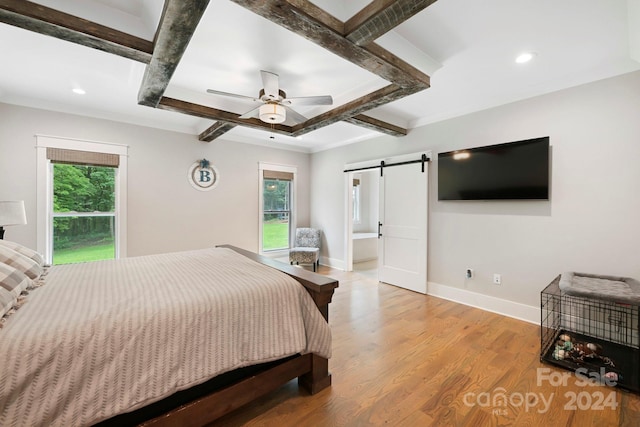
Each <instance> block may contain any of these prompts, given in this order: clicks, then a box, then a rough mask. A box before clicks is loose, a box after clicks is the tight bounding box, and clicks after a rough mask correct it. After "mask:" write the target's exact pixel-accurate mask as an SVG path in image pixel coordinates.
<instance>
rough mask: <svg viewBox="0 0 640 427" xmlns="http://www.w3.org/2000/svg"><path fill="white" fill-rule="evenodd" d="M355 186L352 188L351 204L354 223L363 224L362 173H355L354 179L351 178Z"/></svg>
mask: <svg viewBox="0 0 640 427" xmlns="http://www.w3.org/2000/svg"><path fill="white" fill-rule="evenodd" d="M356 181H358V183H357V184H356ZM351 182H352V185H353V187H352V188H351V204H352V206H353V212H352V214H353V216H352V219H353V223H354V224H361V223H362V218H361V214H360V212H361V206H360V204H361V202H362V196H361V194H360V193H361V192H360V184H361V183H362V176H361V175H359V174H358V175H354V176H353V179H352V180H351Z"/></svg>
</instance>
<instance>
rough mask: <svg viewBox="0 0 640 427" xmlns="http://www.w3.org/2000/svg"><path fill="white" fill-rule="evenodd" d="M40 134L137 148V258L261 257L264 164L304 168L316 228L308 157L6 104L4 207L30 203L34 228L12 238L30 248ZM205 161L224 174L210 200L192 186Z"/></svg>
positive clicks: (302, 185) (302, 195) (303, 192)
mask: <svg viewBox="0 0 640 427" xmlns="http://www.w3.org/2000/svg"><path fill="white" fill-rule="evenodd" d="M170 114H171V113H170ZM35 134H43V135H50V136H59V137H66V138H79V139H86V140H91V141H103V142H112V143H118V144H127V145H129V169H128V173H129V185H128V190H129V199H128V218H127V219H128V248H127V250H128V255H129V256H135V255H143V254H151V253H160V252H169V251H178V250H187V249H196V248H203V247H209V246H212V245H217V244H224V243H229V244H234V245H236V246H240V247H243V248H245V249H249V250H253V251H257V250H258V212H259V210H258V191H259V188H258V162H259V161H263V162H269V163H278V164H286V165H293V166H297V167H298V174H297V181H298V182H297V189H298V197H297V208H298V224H299V225H300V226H308V225H309V191H308V190H309V155H308V154H305V153H298V152H292V151H285V150H278V149H272V148H267V147H261V146H256V145H248V144H242V143H238V142H231V141H225V140H224V139H218V140H215V141H213V142H211V143H204V142H199V141H198V140H197V137H196V136H193V135H185V134H181V133H176V132H168V131H164V130H157V129H152V128H147V127H142V126H134V125H129V124H123V123H116V122H112V121H107V120H100V119H93V118H87V117H81V116H75V115H71V114H64V113H56V112H51V111H45V110H39V109H33V108H26V107H19V106H14V105H8V104H2V103H0V200H25V206H26V210H27V221H28V225H26V226H15V227H7V228H6V230H7V231H6V235H5V238H6V239H9V240H15V241H18V242H20V243H22V244H25V245H27V246H31V247H35V246H36V228H35V223H36V175H35V174H36V150H35V148H34V147H35V137H34V135H35ZM202 158H207V159H208V160H210V161H211V162H212V164H213V165H214V166H215V167H216V168H217V169H218V171H219V172H220V184H219V185H218V186H217V187H216V188H215V189H213V190H211V191H208V192H200V191H197V190H195V189H194V188H192V187H191V186H190V185H189V183H188V181H187V170H188V168H189V166H191V164H192V163H193V162H195V161H197V160H199V159H202Z"/></svg>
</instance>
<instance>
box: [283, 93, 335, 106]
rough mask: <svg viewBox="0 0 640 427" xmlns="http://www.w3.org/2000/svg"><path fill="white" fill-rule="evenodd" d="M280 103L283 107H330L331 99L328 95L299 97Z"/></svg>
mask: <svg viewBox="0 0 640 427" xmlns="http://www.w3.org/2000/svg"><path fill="white" fill-rule="evenodd" d="M282 103H283V104H285V105H292V106H298V105H331V104H333V98H332V97H331V96H330V95H325V96H299V97H294V98H287V99H283V100H282Z"/></svg>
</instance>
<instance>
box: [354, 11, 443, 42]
mask: <svg viewBox="0 0 640 427" xmlns="http://www.w3.org/2000/svg"><path fill="white" fill-rule="evenodd" d="M435 2H436V0H375V1H373V2H371V3H370V4H369V5H367V6H366V7H365V8H364V9H362V10H361V11H360V12H358V13H357V14H355V15H354V16H353V17H352V18H351V19H349V20H348V21H347V22H345V24H344V35H345V37H346V38H347V39H349V40H350V41H351V42H353V43H355V44H356V45H358V46H362V45H366V44H369V43H371V42H372V41H374V40H375V39H377V38H378V37H380V36H382V35H383V34H385V33H386V32H388V31H390V30H392V29H393V28H395V27H397V26H398V25H400V24H402V23H403V22H404V21H406V20H407V19H409V18H411V17H412V16H414V15H415V14H417V13H419V12H421V11H423V10H424V9H426V8H427V7H428V6H430V5H431V4H433V3H435Z"/></svg>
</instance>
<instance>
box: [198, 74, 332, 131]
mask: <svg viewBox="0 0 640 427" xmlns="http://www.w3.org/2000/svg"><path fill="white" fill-rule="evenodd" d="M260 76H261V77H262V84H263V86H264V87H263V88H262V89H260V92H259V94H258V97H257V98H255V97H252V96H245V95H237V94H235V93H228V92H221V91H219V90H213V89H207V93H212V94H214V95H222V96H232V97H234V98H241V99H248V100H250V101H252V102H257V103H260V105H259V106H258V107H256V108H254V109H252V110H251V111H248V112H246V113H244V114H243V115H241V116H240V118H241V119H249V118H251V117H256V118H259V119H260V120H262V121H263V122H265V123H272V124H278V123H284V124H285V125H289V126H292V125H295V124H298V123H302V122H304V121H306V120H307V118H306V117H305V116H303V115H302V114H300V113H298V112H297V111H295V110H294V109H292V108H291V107H292V106H293V107H296V106H306V105H331V104H333V98H331V96H329V95H324V96H301V97H296V98H287V94H286V93H285V92H284V91H283V90H281V89H280V83H279V77H278V75H277V74H275V73H271V72H269V71H260Z"/></svg>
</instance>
